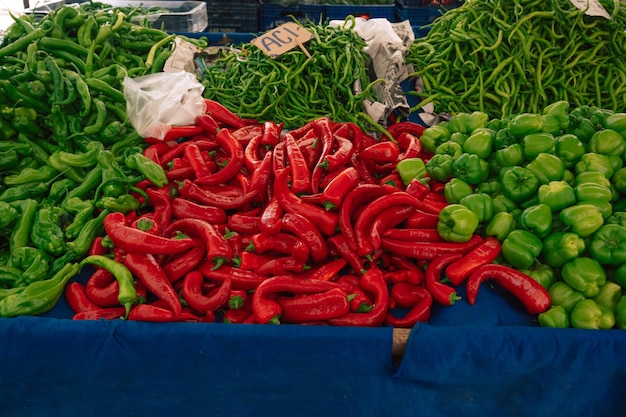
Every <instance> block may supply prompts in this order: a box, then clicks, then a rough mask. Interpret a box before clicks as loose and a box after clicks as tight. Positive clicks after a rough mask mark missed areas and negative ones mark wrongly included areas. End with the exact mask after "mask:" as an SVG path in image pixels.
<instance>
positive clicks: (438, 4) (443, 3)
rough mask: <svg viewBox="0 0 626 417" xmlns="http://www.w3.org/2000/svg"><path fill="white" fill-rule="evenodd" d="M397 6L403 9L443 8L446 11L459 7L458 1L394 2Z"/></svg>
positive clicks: (422, 0) (400, 0)
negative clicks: (446, 9)
mask: <svg viewBox="0 0 626 417" xmlns="http://www.w3.org/2000/svg"><path fill="white" fill-rule="evenodd" d="M396 2H397V3H398V5H400V6H404V7H442V6H443V7H445V8H448V9H451V8H454V7H459V6H460V5H461V3H462V1H459V0H396Z"/></svg>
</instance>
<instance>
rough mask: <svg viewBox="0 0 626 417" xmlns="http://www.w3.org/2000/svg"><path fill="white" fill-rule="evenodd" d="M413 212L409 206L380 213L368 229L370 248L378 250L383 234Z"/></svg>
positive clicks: (393, 207) (387, 209) (395, 207)
mask: <svg viewBox="0 0 626 417" xmlns="http://www.w3.org/2000/svg"><path fill="white" fill-rule="evenodd" d="M413 212H415V208H414V207H411V206H391V207H388V208H386V209H384V210H383V211H381V212H380V214H379V215H378V216H376V217H375V218H374V221H373V222H372V226H371V227H370V240H371V243H372V248H374V249H379V248H380V244H381V239H382V236H383V234H385V233H386V232H387V231H388V230H389V228H392V227H395V226H397V225H399V224H400V223H402V222H404V221H405V220H406V219H407V218H408V217H409V216H410V215H411V214H412V213H413Z"/></svg>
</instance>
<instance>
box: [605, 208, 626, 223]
mask: <svg viewBox="0 0 626 417" xmlns="http://www.w3.org/2000/svg"><path fill="white" fill-rule="evenodd" d="M604 224H619V225H620V226H626V211H613V212H612V213H611V215H610V216H609V217H607V218H606V219H604Z"/></svg>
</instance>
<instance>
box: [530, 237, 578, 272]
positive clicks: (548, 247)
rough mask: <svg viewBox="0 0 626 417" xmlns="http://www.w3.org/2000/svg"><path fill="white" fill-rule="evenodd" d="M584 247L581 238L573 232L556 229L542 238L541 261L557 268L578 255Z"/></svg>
mask: <svg viewBox="0 0 626 417" xmlns="http://www.w3.org/2000/svg"><path fill="white" fill-rule="evenodd" d="M585 248H586V244H585V241H584V240H583V238H581V237H580V236H578V235H577V234H576V233H573V232H564V231H557V232H554V233H552V234H551V235H549V236H547V237H546V238H545V239H544V240H543V249H542V251H541V256H542V260H543V263H544V264H546V265H548V266H551V267H554V268H558V267H561V266H563V265H564V264H565V263H566V262H569V261H571V260H572V259H574V258H576V257H578V256H579V255H580V254H582V253H583V251H584V250H585Z"/></svg>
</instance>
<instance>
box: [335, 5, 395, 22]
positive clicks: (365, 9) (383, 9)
mask: <svg viewBox="0 0 626 417" xmlns="http://www.w3.org/2000/svg"><path fill="white" fill-rule="evenodd" d="M350 15H352V16H356V17H365V18H368V19H374V18H382V19H387V20H389V21H390V22H395V21H396V20H397V15H396V6H395V5H394V4H388V5H387V4H383V5H378V4H373V5H360V4H351V5H343V4H327V5H326V17H327V18H328V19H329V20H343V19H345V18H346V17H347V16H350Z"/></svg>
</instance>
